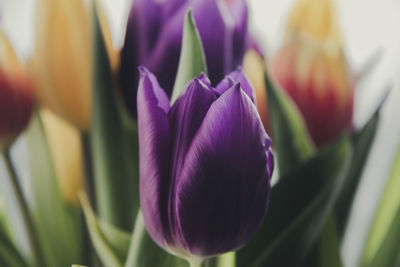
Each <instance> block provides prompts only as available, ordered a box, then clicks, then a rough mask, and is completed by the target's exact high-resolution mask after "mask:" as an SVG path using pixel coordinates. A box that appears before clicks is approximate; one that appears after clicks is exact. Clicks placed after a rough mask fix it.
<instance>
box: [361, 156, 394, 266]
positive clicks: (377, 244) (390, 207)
mask: <svg viewBox="0 0 400 267" xmlns="http://www.w3.org/2000/svg"><path fill="white" fill-rule="evenodd" d="M399 261H400V151H399V153H398V155H397V158H396V160H395V163H394V165H393V170H392V173H391V176H390V177H389V180H388V182H387V185H386V189H385V191H384V193H383V196H382V200H381V203H380V205H379V208H378V211H377V214H376V217H375V221H374V223H373V225H372V228H371V231H370V234H369V237H368V241H367V244H366V247H365V250H364V254H363V257H362V263H361V266H363V267H367V266H368V267H373V266H380V267H386V266H388V267H389V266H400V262H399ZM396 264H397V265H396Z"/></svg>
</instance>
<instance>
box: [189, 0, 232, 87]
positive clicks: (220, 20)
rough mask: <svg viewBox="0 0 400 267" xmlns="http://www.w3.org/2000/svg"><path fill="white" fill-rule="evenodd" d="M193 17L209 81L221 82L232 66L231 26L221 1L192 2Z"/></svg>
mask: <svg viewBox="0 0 400 267" xmlns="http://www.w3.org/2000/svg"><path fill="white" fill-rule="evenodd" d="M191 7H192V10H193V16H194V18H195V21H196V25H197V28H198V30H199V33H200V37H201V40H202V43H203V48H204V51H205V55H206V61H207V68H208V73H209V77H210V80H211V81H212V82H213V83H214V84H215V83H217V82H218V81H220V80H222V79H223V78H224V76H225V74H226V73H228V72H229V71H231V70H232V69H233V68H234V67H235V66H234V65H233V34H234V33H233V30H234V29H233V24H232V21H229V19H230V18H227V16H226V14H225V15H224V13H227V12H224V10H223V3H222V1H215V0H201V1H193V4H192V6H191Z"/></svg>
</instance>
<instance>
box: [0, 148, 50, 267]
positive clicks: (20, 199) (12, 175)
mask: <svg viewBox="0 0 400 267" xmlns="http://www.w3.org/2000/svg"><path fill="white" fill-rule="evenodd" d="M1 156H2V158H3V160H4V163H5V167H6V169H7V172H8V177H9V179H10V184H11V186H12V190H13V193H14V195H15V197H16V199H17V205H18V208H19V210H20V212H21V215H22V219H23V223H24V226H25V229H26V232H27V234H28V240H29V243H30V246H31V249H32V252H33V254H34V257H35V261H36V263H37V266H46V265H45V262H44V258H43V253H42V251H41V249H40V242H39V237H38V234H37V232H36V229H35V226H34V223H33V219H32V217H31V214H30V213H29V208H28V204H27V202H26V199H25V197H24V194H23V191H22V187H21V185H20V183H19V180H18V176H17V173H16V171H15V168H14V165H13V164H12V162H11V157H10V151H9V148H6V149H4V150H3V151H2V152H1Z"/></svg>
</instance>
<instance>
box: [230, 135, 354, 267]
mask: <svg viewBox="0 0 400 267" xmlns="http://www.w3.org/2000/svg"><path fill="white" fill-rule="evenodd" d="M350 156H351V145H350V141H349V139H348V137H347V136H343V137H341V138H340V139H339V140H338V141H337V142H336V143H334V144H332V145H330V146H328V147H326V148H324V149H323V150H321V151H319V152H318V154H317V155H315V156H314V157H313V158H311V159H310V160H309V161H307V162H306V163H305V164H303V165H302V166H300V167H299V168H298V169H296V170H295V171H293V172H291V173H290V174H288V175H287V177H285V178H284V179H280V180H279V181H278V183H277V184H276V185H275V186H274V187H273V188H272V190H271V196H270V206H269V209H268V211H267V215H266V218H265V220H264V223H263V224H262V226H261V228H260V230H259V231H258V232H257V235H256V236H255V237H254V239H253V240H252V241H250V243H249V244H248V245H247V246H245V247H244V248H243V249H241V250H239V251H238V252H237V253H236V263H237V266H239V267H244V266H246V267H261V266H299V265H301V263H302V262H303V261H304V260H305V257H306V256H307V253H308V252H309V251H310V249H311V248H312V246H313V245H314V244H315V242H316V240H317V238H318V237H319V236H320V233H321V231H322V229H323V227H324V226H325V223H326V222H327V219H328V217H329V215H330V214H331V212H332V210H333V206H334V204H335V201H336V199H337V196H338V194H339V192H340V190H341V188H342V185H343V182H344V178H345V174H346V172H347V168H348V163H349V160H350Z"/></svg>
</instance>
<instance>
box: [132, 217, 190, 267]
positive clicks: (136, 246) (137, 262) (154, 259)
mask: <svg viewBox="0 0 400 267" xmlns="http://www.w3.org/2000/svg"><path fill="white" fill-rule="evenodd" d="M137 266H140V267H153V266H157V267H172V266H173V267H188V263H187V262H186V261H184V260H182V259H180V258H178V257H175V256H172V255H171V254H168V253H167V252H165V251H164V250H162V249H161V248H160V247H158V246H157V245H156V244H155V243H154V241H153V240H152V239H151V237H150V236H149V234H148V233H147V231H146V227H145V225H144V220H143V216H142V214H141V212H139V214H138V215H137V216H136V223H135V228H134V231H133V235H132V243H131V245H130V248H129V254H128V258H127V260H126V262H125V267H137Z"/></svg>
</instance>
